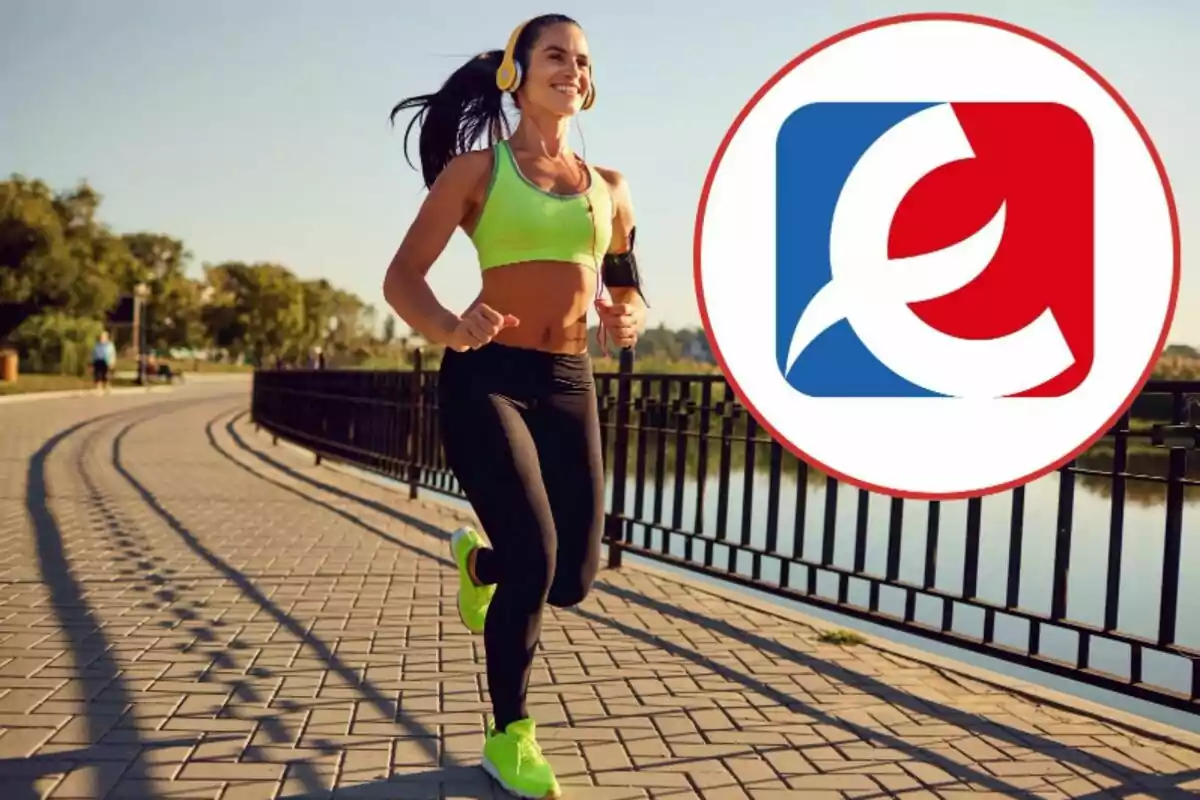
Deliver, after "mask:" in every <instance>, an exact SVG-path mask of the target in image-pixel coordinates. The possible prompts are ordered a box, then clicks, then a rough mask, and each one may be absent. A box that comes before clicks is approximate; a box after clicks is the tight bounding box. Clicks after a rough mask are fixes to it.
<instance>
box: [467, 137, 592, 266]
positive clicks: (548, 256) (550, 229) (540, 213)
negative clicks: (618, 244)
mask: <svg viewBox="0 0 1200 800" xmlns="http://www.w3.org/2000/svg"><path fill="white" fill-rule="evenodd" d="M588 174H589V176H590V178H591V182H590V184H589V186H588V188H587V191H584V192H580V193H578V194H555V193H553V192H547V191H544V190H542V189H539V188H538V187H537V186H535V185H534V184H533V183H532V182H531V181H530V180H529V179H528V178H526V177H525V176H524V175H522V174H521V169H520V167H518V166H517V160H516V158H515V157H514V156H513V153H512V149H511V148H510V147H509V145H508V141H507V140H502V141H500V142H497V144H496V147H495V150H494V151H493V157H492V178H491V180H490V181H489V182H488V188H487V192H486V194H485V195H484V201H483V212H482V213H481V214H480V216H479V222H478V223H476V225H475V230H474V231H473V232H472V233H471V241H472V242H474V244H475V250H476V251H477V252H478V253H479V267H480V269H481V270H487V269H491V268H493V267H499V266H503V265H505V264H515V263H518V262H521V261H566V262H571V263H575V264H581V265H583V266H585V267H587V268H588V269H590V270H593V271H597V269H598V267H599V266H600V262H601V261H602V260H603V259H604V254H605V253H606V252H607V251H608V244H609V242H610V241H611V239H612V216H613V206H612V197H611V196H610V195H609V192H608V184H607V183H606V182H605V181H604V179H603V178H602V177H601V176H600V175H599V174H598V173H597V172H596V170H594V169H592V168H591V167H590V166H589V167H588Z"/></svg>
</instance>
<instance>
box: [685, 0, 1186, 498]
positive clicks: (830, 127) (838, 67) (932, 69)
mask: <svg viewBox="0 0 1200 800" xmlns="http://www.w3.org/2000/svg"><path fill="white" fill-rule="evenodd" d="M695 280H696V292H697V297H698V300H699V304H700V313H701V317H702V319H703V323H704V328H705V330H706V332H707V334H708V337H709V340H710V342H711V343H712V346H713V350H714V353H715V354H716V357H717V360H718V362H719V363H720V365H721V368H722V370H723V372H724V373H725V376H726V378H727V380H728V381H729V383H730V385H731V386H732V387H733V389H734V392H735V393H736V394H737V396H738V398H739V399H740V400H741V402H742V403H743V404H744V405H745V406H746V408H747V409H748V410H749V411H750V413H752V414H753V415H754V416H755V418H756V419H757V420H758V421H759V422H760V423H761V424H762V425H763V426H764V427H765V428H766V429H767V430H769V431H770V432H771V434H772V435H773V436H774V437H775V438H776V439H777V440H778V441H779V442H780V443H781V444H783V445H784V446H786V447H787V448H788V449H789V450H791V451H792V452H793V453H794V454H795V455H796V456H798V457H799V458H802V459H804V460H805V461H807V462H809V463H811V464H813V465H814V466H817V467H818V468H820V469H823V470H825V471H827V472H829V473H830V474H832V475H835V476H836V477H839V478H841V479H843V480H846V481H848V482H850V483H852V484H855V485H857V486H859V487H861V488H866V489H870V490H874V491H879V492H884V493H887V494H892V495H898V496H903V497H913V498H924V499H952V498H961V497H968V496H977V495H981V494H986V493H990V492H995V491H1001V490H1004V489H1008V488H1011V487H1013V486H1016V485H1018V484H1021V483H1025V482H1028V481H1030V480H1033V479H1035V478H1037V477H1040V476H1041V475H1044V474H1046V473H1047V472H1049V471H1051V470H1053V469H1055V468H1057V467H1059V466H1061V465H1062V464H1064V463H1065V462H1067V461H1069V460H1070V459H1072V458H1074V457H1075V456H1077V455H1078V454H1079V453H1080V452H1082V451H1083V450H1084V449H1086V448H1087V447H1088V446H1089V445H1090V444H1091V443H1092V442H1094V441H1095V440H1096V439H1097V438H1099V437H1100V436H1102V435H1103V434H1104V432H1105V431H1107V430H1108V429H1109V428H1110V427H1111V426H1112V425H1113V424H1114V423H1115V422H1116V420H1117V419H1118V418H1119V416H1120V415H1121V414H1122V413H1123V412H1124V411H1125V409H1126V408H1127V407H1128V406H1129V405H1130V404H1131V403H1132V402H1133V399H1134V398H1135V397H1136V395H1137V393H1138V392H1139V391H1140V389H1141V387H1142V386H1143V384H1144V383H1145V381H1146V379H1147V378H1148V377H1149V375H1150V372H1151V370H1152V369H1153V366H1154V363H1155V361H1156V360H1157V358H1158V356H1159V354H1160V352H1161V351H1162V348H1163V345H1164V344H1165V340H1166V336H1167V332H1168V330H1169V328H1170V325H1171V319H1172V316H1173V314H1174V309H1175V299H1176V294H1177V292H1178V284H1179V226H1178V220H1177V218H1176V214H1175V207H1174V201H1173V198H1172V195H1171V190H1170V187H1169V184H1168V182H1167V177H1166V173H1165V171H1164V169H1163V166H1162V163H1161V161H1160V159H1159V157H1158V154H1157V153H1156V151H1155V150H1154V147H1153V145H1152V144H1151V142H1150V138H1149V136H1148V135H1147V133H1146V131H1145V129H1144V128H1143V127H1142V125H1141V123H1140V122H1139V121H1138V119H1137V118H1136V117H1135V116H1134V113H1133V111H1132V110H1131V109H1130V108H1129V106H1128V105H1127V104H1126V102H1125V101H1124V100H1123V99H1122V98H1121V97H1120V96H1119V95H1118V94H1117V93H1116V91H1115V90H1114V89H1113V88H1112V87H1111V86H1109V85H1108V84H1107V83H1106V82H1105V81H1104V79H1103V78H1101V77H1100V76H1099V75H1098V74H1097V73H1096V72H1095V71H1094V70H1093V69H1091V68H1090V67H1088V66H1087V65H1086V64H1084V63H1083V62H1082V61H1081V60H1080V59H1079V58H1077V57H1075V56H1074V55H1072V54H1070V53H1068V52H1066V51H1065V50H1064V49H1063V48H1061V47H1059V46H1058V45H1055V44H1053V43H1052V42H1049V41H1047V40H1046V39H1045V38H1043V37H1041V36H1038V35H1036V34H1034V33H1031V32H1029V31H1026V30H1023V29H1020V28H1017V27H1015V26H1012V25H1009V24H1007V23H1002V22H997V21H995V20H990V19H984V18H980V17H976V16H971V15H960V14H921V15H907V16H902V17H892V18H888V19H883V20H878V21H875V22H871V23H869V24H866V25H862V26H859V27H857V28H854V29H851V30H848V31H845V32H843V33H841V34H839V35H837V36H834V37H833V38H831V39H828V40H826V41H824V42H822V43H820V44H819V45H817V46H816V47H814V48H812V49H811V50H809V51H807V52H805V53H803V54H802V55H800V56H799V57H797V58H796V59H795V60H793V61H792V62H791V63H790V64H788V65H786V66H785V67H784V68H783V69H782V70H780V71H779V72H778V73H777V74H776V75H774V76H773V77H772V78H771V79H770V80H769V81H767V83H766V84H765V85H764V86H763V87H762V88H761V89H760V90H759V91H758V92H757V93H755V95H754V96H753V97H752V98H751V99H750V101H749V103H748V104H747V105H746V107H745V108H744V109H743V110H742V112H741V113H740V114H739V115H738V117H737V118H736V119H735V120H734V122H733V125H732V126H731V127H730V129H729V131H728V132H727V134H726V135H725V138H724V140H723V141H722V142H721V145H720V147H719V148H718V150H717V154H716V157H715V158H714V160H713V163H712V166H711V167H710V168H709V172H708V176H707V179H706V181H705V185H704V191H703V193H702V196H701V199H700V207H699V211H698V214H697V219H696V231H695Z"/></svg>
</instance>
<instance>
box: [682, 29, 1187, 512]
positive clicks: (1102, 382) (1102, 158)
mask: <svg viewBox="0 0 1200 800" xmlns="http://www.w3.org/2000/svg"><path fill="white" fill-rule="evenodd" d="M943 100H945V101H959V102H969V101H977V102H983V101H1017V102H1021V101H1024V102H1038V101H1042V102H1058V103H1062V104H1063V105H1067V106H1069V107H1071V108H1073V109H1074V110H1075V111H1076V112H1077V113H1078V114H1079V115H1080V116H1082V117H1083V119H1084V120H1085V121H1086V122H1087V124H1088V126H1089V127H1090V128H1091V131H1092V137H1093V140H1094V147H1095V218H1094V227H1095V358H1094V362H1093V367H1092V370H1091V372H1090V374H1089V375H1088V376H1087V378H1086V379H1085V381H1084V382H1083V383H1082V384H1081V385H1080V386H1079V387H1078V388H1077V389H1076V390H1075V391H1073V392H1072V393H1070V394H1069V395H1067V396H1064V397H1060V398H1001V399H995V400H983V401H980V400H961V399H955V398H812V397H808V396H805V395H802V394H800V393H799V392H797V391H796V390H795V389H793V388H792V387H790V386H789V385H788V384H787V383H786V381H785V380H784V378H783V376H782V375H781V374H780V372H779V369H778V367H777V365H776V362H775V313H774V297H775V266H774V265H775V163H774V153H775V140H776V136H777V134H778V132H779V129H780V126H781V125H782V124H783V122H784V121H785V120H786V119H787V117H788V116H789V115H790V114H791V113H792V112H793V111H794V110H795V109H797V108H799V107H800V106H803V105H805V104H808V103H813V102H818V101H901V102H912V101H934V102H937V101H943ZM1172 234H1173V228H1172V221H1171V215H1170V210H1169V207H1168V201H1167V195H1166V192H1165V190H1164V187H1163V184H1162V180H1161V178H1160V176H1159V173H1158V170H1157V168H1156V165H1155V163H1154V160H1153V158H1152V157H1151V154H1150V152H1149V150H1148V149H1147V148H1146V145H1145V143H1144V142H1143V141H1142V139H1141V137H1140V135H1139V133H1138V131H1137V128H1136V127H1135V126H1134V124H1133V122H1132V121H1131V120H1130V119H1129V117H1127V116H1126V114H1125V112H1124V111H1123V110H1122V109H1121V107H1120V106H1119V105H1118V104H1117V103H1116V102H1115V101H1114V99H1113V98H1112V97H1111V96H1110V95H1109V94H1108V92H1107V91H1105V89H1104V87H1103V86H1101V85H1100V84H1098V83H1097V82H1096V81H1094V80H1093V79H1092V78H1091V77H1090V76H1089V75H1088V74H1087V73H1086V72H1084V71H1083V70H1082V69H1080V68H1079V67H1078V66H1076V65H1075V64H1074V63H1072V62H1071V61H1069V60H1068V59H1066V58H1064V57H1063V56H1061V55H1059V54H1058V53H1056V52H1054V51H1053V50H1051V49H1049V48H1048V47H1046V46H1045V45H1042V44H1040V43H1038V42H1036V41H1033V40H1031V39H1029V38H1026V37H1024V36H1021V35H1018V34H1016V33H1011V32H1008V31H1005V30H1001V29H998V28H993V27H991V26H988V25H984V24H980V23H971V22H961V21H915V22H904V23H900V24H891V25H886V26H884V27H880V28H874V29H871V30H867V31H864V32H861V33H858V34H857V35H854V36H852V37H850V38H848V39H844V40H842V41H840V42H838V43H836V44H834V45H832V46H830V47H828V48H827V49H825V50H822V51H820V52H818V53H817V54H815V55H813V56H812V57H810V58H809V59H807V60H806V61H804V62H802V63H800V64H799V65H798V66H796V67H795V68H794V69H793V70H792V71H791V72H790V73H788V74H787V75H785V76H784V77H783V78H782V79H781V80H779V82H778V83H777V84H776V85H775V86H773V87H772V88H771V89H770V90H769V91H768V92H767V93H766V94H765V95H764V96H763V97H762V98H761V99H760V100H759V102H758V104H757V105H756V106H755V107H754V108H753V110H752V111H751V112H750V113H749V114H748V116H747V117H746V118H745V119H744V120H743V122H742V124H741V126H740V127H739V128H738V130H737V133H736V134H735V135H734V137H733V138H732V140H731V141H730V143H729V145H728V148H727V149H726V151H725V153H724V156H723V157H722V158H721V161H720V164H719V166H718V168H717V170H716V172H715V174H714V175H713V179H712V183H711V186H710V188H709V193H708V198H707V204H706V207H705V209H704V216H703V221H702V228H701V229H700V235H699V239H700V241H699V245H698V246H699V251H698V254H697V255H698V258H699V263H698V274H697V278H698V285H697V287H696V288H697V291H698V292H699V293H700V294H701V296H702V302H703V304H704V306H705V307H706V311H707V327H708V331H709V335H710V336H712V337H713V338H714V339H715V344H716V347H717V349H718V350H719V352H720V354H721V357H722V359H723V361H724V365H725V369H726V371H727V373H728V375H729V376H730V377H731V378H732V379H733V381H734V382H735V383H736V384H737V386H738V388H739V389H740V390H741V392H742V394H743V395H744V397H745V400H746V401H747V403H748V404H749V405H750V406H751V407H752V409H753V410H754V411H756V412H757V413H758V415H759V417H760V419H762V420H763V421H765V422H766V424H767V425H768V426H769V427H771V428H773V429H774V430H775V431H776V432H777V434H778V435H779V436H780V437H781V438H782V439H783V440H784V441H783V443H785V444H789V445H791V446H792V447H793V448H796V449H799V450H800V451H802V452H803V454H804V456H805V457H806V459H808V460H815V461H816V462H819V463H820V464H823V465H825V466H826V467H828V468H829V469H832V470H833V471H835V472H838V473H841V474H842V475H844V476H846V477H848V478H850V479H851V480H855V481H858V482H861V483H865V484H869V485H871V486H872V487H875V488H877V489H883V490H885V491H893V492H896V493H901V494H925V495H951V494H962V493H978V492H983V491H985V490H987V491H990V490H993V489H997V488H1000V487H1001V486H1003V485H1005V484H1011V483H1013V482H1015V481H1019V480H1024V479H1027V478H1029V477H1031V476H1032V475H1033V474H1034V473H1036V472H1040V471H1042V470H1044V469H1046V468H1047V467H1049V466H1050V465H1051V464H1053V463H1055V462H1057V461H1059V460H1060V459H1063V458H1065V457H1066V456H1067V455H1068V454H1070V453H1072V452H1074V451H1075V450H1077V449H1078V448H1080V447H1081V446H1083V445H1084V444H1085V442H1086V441H1087V440H1088V439H1090V438H1091V437H1093V436H1095V435H1096V434H1097V433H1098V432H1099V431H1100V430H1101V428H1102V427H1104V426H1105V423H1106V422H1107V420H1108V419H1109V418H1110V417H1111V416H1112V415H1113V414H1115V413H1116V411H1117V410H1118V409H1119V407H1120V406H1121V405H1122V404H1123V403H1124V402H1125V401H1126V400H1127V399H1128V398H1129V395H1130V393H1131V392H1133V391H1134V389H1135V388H1136V387H1137V384H1138V382H1139V381H1140V380H1141V378H1142V376H1143V374H1144V372H1145V370H1146V367H1147V365H1148V364H1149V363H1150V362H1151V361H1153V360H1154V359H1155V358H1156V357H1157V348H1158V346H1159V341H1160V338H1161V337H1162V335H1163V330H1164V327H1165V325H1166V324H1167V321H1168V320H1167V317H1168V314H1169V309H1170V307H1171V302H1172V293H1173V285H1174V249H1173V238H1172Z"/></svg>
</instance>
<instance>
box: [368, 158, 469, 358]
mask: <svg viewBox="0 0 1200 800" xmlns="http://www.w3.org/2000/svg"><path fill="white" fill-rule="evenodd" d="M489 168H490V155H489V154H488V153H487V152H482V151H475V152H471V153H466V154H464V155H461V156H458V157H457V158H455V159H453V160H452V161H451V162H450V163H449V164H447V165H446V168H445V169H444V170H443V171H442V173H441V175H439V176H438V178H437V180H436V181H434V184H433V187H432V188H431V189H430V190H429V195H428V196H427V197H426V198H425V202H424V203H422V204H421V209H420V210H419V211H418V212H417V217H416V219H414V220H413V223H412V225H411V226H410V227H409V229H408V233H406V234H405V236H404V240H403V241H402V242H401V243H400V247H399V249H397V250H396V255H395V256H393V258H392V263H391V264H390V265H388V269H387V274H386V275H385V276H384V279H383V297H384V299H385V300H386V301H387V303H388V305H389V306H391V307H392V308H393V309H394V310H395V312H396V314H398V315H399V316H400V318H401V319H402V320H404V322H405V323H407V324H408V325H409V327H411V328H412V329H413V330H415V331H416V332H417V333H419V334H421V335H422V336H424V337H425V338H426V339H427V340H429V341H430V342H434V343H436V344H448V343H449V340H450V336H451V334H452V333H453V331H454V329H455V327H456V326H457V325H458V324H459V321H460V320H459V316H458V315H457V314H455V313H453V312H452V311H450V310H449V309H447V308H446V307H445V306H443V305H442V304H441V303H440V302H438V299H437V297H435V296H434V294H433V290H432V289H430V288H429V282H428V281H427V280H426V279H425V276H426V275H427V274H428V273H429V269H430V267H432V266H433V262H434V261H436V260H437V258H438V256H440V255H441V254H442V251H443V250H445V248H446V244H447V243H448V242H449V241H450V237H451V236H452V235H453V234H454V230H455V228H457V227H458V226H459V225H460V224H461V223H462V221H463V219H464V218H465V217H466V215H467V213H468V212H469V211H470V209H471V196H472V194H473V192H474V189H475V187H476V186H478V185H479V182H480V180H481V179H482V178H483V176H484V174H485V173H486V171H487V170H488V169H489Z"/></svg>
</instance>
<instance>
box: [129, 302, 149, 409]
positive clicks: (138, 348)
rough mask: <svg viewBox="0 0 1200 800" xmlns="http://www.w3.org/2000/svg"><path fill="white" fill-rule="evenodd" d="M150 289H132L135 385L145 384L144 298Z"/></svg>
mask: <svg viewBox="0 0 1200 800" xmlns="http://www.w3.org/2000/svg"><path fill="white" fill-rule="evenodd" d="M149 296H150V287H149V286H147V285H146V284H145V283H139V284H138V285H137V286H134V287H133V342H134V352H135V353H136V355H137V385H138V386H144V385H145V384H146V298H147V297H149Z"/></svg>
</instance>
